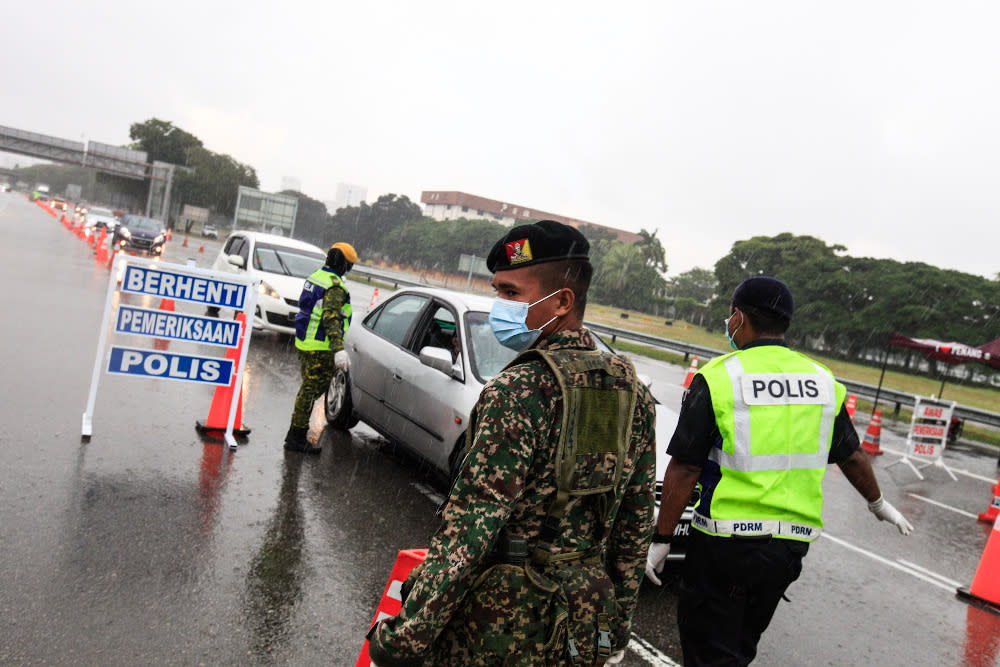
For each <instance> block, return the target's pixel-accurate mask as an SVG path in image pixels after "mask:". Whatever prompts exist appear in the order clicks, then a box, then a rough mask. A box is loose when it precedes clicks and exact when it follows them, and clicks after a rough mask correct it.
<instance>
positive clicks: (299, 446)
mask: <svg viewBox="0 0 1000 667" xmlns="http://www.w3.org/2000/svg"><path fill="white" fill-rule="evenodd" d="M308 432H309V429H308V428H302V427H299V426H291V427H289V429H288V435H286V436H285V449H286V450H288V451H290V452H304V453H306V454H319V453H320V452H321V451H323V450H322V449H321V448H319V447H313V446H312V445H310V444H309V441H308V440H306V433H308Z"/></svg>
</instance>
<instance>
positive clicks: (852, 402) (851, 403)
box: [844, 394, 858, 421]
mask: <svg viewBox="0 0 1000 667" xmlns="http://www.w3.org/2000/svg"><path fill="white" fill-rule="evenodd" d="M857 404H858V397H857V396H855V395H854V394H851V395H850V396H848V397H847V401H845V402H844V407H845V408H847V414H848V415H850V416H851V421H854V408H855V407H856V406H857Z"/></svg>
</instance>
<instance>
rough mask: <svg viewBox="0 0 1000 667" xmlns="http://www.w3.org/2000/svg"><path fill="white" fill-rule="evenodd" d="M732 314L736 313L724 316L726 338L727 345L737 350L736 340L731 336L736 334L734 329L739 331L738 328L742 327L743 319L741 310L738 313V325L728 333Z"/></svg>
mask: <svg viewBox="0 0 1000 667" xmlns="http://www.w3.org/2000/svg"><path fill="white" fill-rule="evenodd" d="M733 315H736V313H735V312H734V313H733V314H732V315H730V316H729V317H727V318H726V339H727V340H729V346H730V347H731V348H733V349H734V350H738V349H740V348H739V346H738V345H737V344H736V341H735V340H733V336H735V335H736V331H739V330H740V329H742V328H743V321H744V320H743V313H742V312H741V313H740V326H738V327H736V331H734V332H733V333H729V320H731V319H733Z"/></svg>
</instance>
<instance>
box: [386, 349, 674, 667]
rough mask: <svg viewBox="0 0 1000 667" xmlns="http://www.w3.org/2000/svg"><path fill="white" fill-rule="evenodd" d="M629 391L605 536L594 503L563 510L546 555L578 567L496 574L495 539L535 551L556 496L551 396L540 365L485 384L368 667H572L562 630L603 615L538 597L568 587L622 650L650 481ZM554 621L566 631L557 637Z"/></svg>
mask: <svg viewBox="0 0 1000 667" xmlns="http://www.w3.org/2000/svg"><path fill="white" fill-rule="evenodd" d="M536 348H537V349H539V350H559V349H594V342H593V338H592V337H591V335H590V334H589V333H588V332H587V331H586V330H583V329H577V330H569V331H562V332H559V333H557V334H554V335H551V336H549V337H547V338H546V339H544V340H542V341H541V342H540V343H539V344H538V345H537V346H536ZM612 363H613V364H616V365H618V366H620V367H623V368H624V367H625V366H628V374H626V377H634V376H632V375H630V374H631V373H632V369H631V365H630V364H628V363H627V362H626V361H623V360H621V359H620V358H617V357H616V358H615V359H614V361H613V362H612ZM635 384H636V385H637V391H638V395H637V401H636V407H635V410H634V412H633V414H632V429H631V438H630V441H629V442H628V443H627V449H626V452H627V453H626V456H625V461H624V462H623V468H622V475H621V478H620V481H619V483H618V485H617V486H616V487H615V488H614V492H613V499H612V502H611V507H610V511H608V513H607V515H606V516H607V517H608V519H607V520H606V523H605V524H604V525H602V524H601V523H600V522H599V521H598V520H597V517H598V514H597V512H595V507H594V503H593V501H592V498H593V497H590V498H581V497H571V498H570V500H569V502H568V504H567V505H566V509H565V513H564V514H563V515H562V518H561V520H560V523H559V528H558V537H557V538H556V539H555V540H554V541H553V543H552V553H553V554H554V556H553V558H556V557H557V556H556V555H558V554H567V553H576V554H588V555H589V557H588V558H586V559H583V560H575V561H573V562H571V563H568V564H566V565H563V566H559V567H556V566H554V565H551V564H549V565H545V566H542V567H538V568H536V567H535V566H534V564H530V563H529V565H528V566H527V567H520V566H516V565H504V564H501V565H496V560H495V559H494V558H493V557H491V551H492V550H493V547H494V544H495V543H496V541H497V538H498V536H499V534H500V532H501V529H504V532H505V533H506V534H508V535H514V536H518V537H524V538H525V539H526V541H527V544H528V545H529V546H533V545H536V544H538V542H539V535H540V531H541V526H542V522H543V520H544V519H545V517H546V516H547V514H548V512H549V509H550V505H551V503H552V500H553V498H554V497H555V495H556V490H557V489H556V484H557V482H556V473H555V464H554V460H555V452H556V446H557V443H558V442H559V436H560V430H561V424H562V411H563V399H562V395H561V392H560V389H559V385H558V383H557V380H556V377H555V375H554V373H553V372H552V370H551V369H549V368H548V367H547V366H546V365H545V363H544V362H542V361H540V360H533V361H528V362H526V363H523V364H519V365H517V366H513V367H511V368H509V369H507V370H505V371H503V372H501V373H500V374H499V375H497V376H496V377H495V378H493V379H492V380H491V381H490V382H488V383H487V385H486V387H485V388H484V389H483V392H482V394H481V395H480V397H479V401H478V402H477V404H476V407H475V409H474V412H473V418H472V424H471V425H470V434H471V445H470V447H469V451H468V454H467V455H466V459H465V465H464V467H463V469H462V472H461V474H460V475H459V478H458V479H457V480H456V482H455V485H454V487H453V488H452V491H451V496H450V498H449V499H448V502H447V503H446V504H445V505H444V507H443V508H442V511H441V517H442V523H441V526H440V528H439V529H438V531H437V532H436V533H435V535H434V536H433V538H432V539H431V543H430V548H429V551H428V555H427V560H426V561H425V563H424V565H423V568H422V571H421V572H420V574H419V576H417V577H416V578H414V579H411V581H408V584H412V590H411V591H410V592H409V595H408V597H407V598H406V600H405V602H404V605H403V609H402V611H401V612H400V614H399V615H398V616H395V617H393V618H390V619H387V620H385V621H383V622H382V623H380V624H379V625H378V626H377V628H376V629H375V631H374V632H373V633H372V635H371V637H370V639H371V641H370V648H369V651H370V655H371V656H372V659H373V660H374V661H375V662H376V664H378V665H379V666H380V667H388V666H390V665H494V664H503V665H532V666H538V665H547V664H549V665H559V664H571V662H570V658H569V654H568V652H567V648H566V646H567V632H569V635H572V634H573V631H572V627H573V626H572V623H573V622H576V621H585V620H587V619H588V618H590V617H593V616H596V613H595V612H599V611H605V612H607V611H609V609H608V608H607V605H606V606H605V608H604V609H602V610H597V609H594V608H593V606H594V602H593V598H594V597H596V594H595V595H591V594H588V595H584V596H574V594H573V593H570V594H569V595H568V596H566V595H564V596H561V597H560V596H559V595H554V596H552V597H549V598H547V597H546V596H545V595H544V590H545V589H546V588H550V589H552V588H555V587H558V586H559V585H560V584H565V583H567V580H570V579H575V580H577V581H576V582H569V583H570V584H574V583H575V584H580V583H583V584H584V587H586V584H588V583H589V584H594V585H595V586H597V587H600V586H602V585H603V586H604V587H605V588H606V589H607V591H606V592H607V595H606V596H605V597H607V598H610V602H609V604H610V606H611V609H610V611H611V612H612V613H611V614H610V616H612V617H613V618H611V620H610V626H611V627H610V628H609V629H610V633H609V634H610V635H611V637H612V644H613V649H614V650H619V649H623V648H625V646H626V645H627V644H628V639H629V626H630V623H631V618H632V613H633V611H634V609H635V603H636V597H637V594H638V591H639V584H640V581H641V579H642V576H643V572H644V567H645V561H646V552H647V550H648V547H649V541H650V537H651V532H652V526H653V523H652V522H653V514H654V483H655V479H654V477H655V474H656V472H655V468H656V454H655V449H654V444H655V443H654V439H655V434H654V419H655V415H654V405H653V399H652V396H651V395H650V394H649V391H648V389H647V388H646V387H645V386H644V385H642V383H640V382H637V381H636V382H635ZM605 535H606V536H607V542H606V545H607V546H606V550H605V552H604V554H603V557H602V556H601V554H600V553H599V545H600V542H601V538H602V536H605ZM601 582H603V583H601ZM569 589H570V590H582V589H581V587H580V586H578V585H577V586H574V585H570V586H569ZM540 593H542V594H541V595H540ZM584 598H586V599H584ZM556 608H560V609H561V611H562V614H563V616H564V617H565V618H567V619H568V620H569V624H568V625H567V624H563V625H562V626H561V629H560V630H559V631H558V632H557V631H556V629H555V628H554V627H553V626H554V624H553V618H554V614H553V612H554V611H556ZM567 628H569V630H567ZM594 634H596V633H594ZM574 639H575V640H576V641H575V647H576V648H575V649H574V650H579V653H580V654H581V661H580V662H579V664H602V663H603V660H604V659H603V657H601V658H598V657H596V650H595V647H594V643H595V641H593V637H580V636H577V637H575V638H574ZM547 644H548V645H547Z"/></svg>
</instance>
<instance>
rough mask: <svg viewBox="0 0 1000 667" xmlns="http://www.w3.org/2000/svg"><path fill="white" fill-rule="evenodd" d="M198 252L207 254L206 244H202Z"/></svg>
mask: <svg viewBox="0 0 1000 667" xmlns="http://www.w3.org/2000/svg"><path fill="white" fill-rule="evenodd" d="M198 252H205V244H204V243H202V244H201V247H200V248H198Z"/></svg>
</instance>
